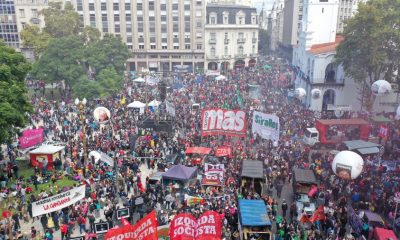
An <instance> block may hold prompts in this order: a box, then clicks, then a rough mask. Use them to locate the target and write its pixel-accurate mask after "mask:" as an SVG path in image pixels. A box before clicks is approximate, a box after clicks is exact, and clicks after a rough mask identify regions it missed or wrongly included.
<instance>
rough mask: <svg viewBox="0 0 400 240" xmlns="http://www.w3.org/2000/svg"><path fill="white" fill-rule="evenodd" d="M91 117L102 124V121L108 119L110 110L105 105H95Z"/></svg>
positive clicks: (104, 121) (105, 121)
mask: <svg viewBox="0 0 400 240" xmlns="http://www.w3.org/2000/svg"><path fill="white" fill-rule="evenodd" d="M93 117H94V120H95V121H96V122H98V123H100V124H104V123H107V122H108V121H110V118H111V113H110V110H108V109H107V108H105V107H97V108H96V109H95V110H94V111H93Z"/></svg>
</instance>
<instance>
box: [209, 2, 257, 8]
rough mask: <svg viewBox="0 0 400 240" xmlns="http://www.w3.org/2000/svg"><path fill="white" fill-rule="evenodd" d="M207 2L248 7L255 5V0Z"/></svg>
mask: <svg viewBox="0 0 400 240" xmlns="http://www.w3.org/2000/svg"><path fill="white" fill-rule="evenodd" d="M207 3H211V4H229V5H242V6H247V7H254V2H253V0H208V1H207Z"/></svg>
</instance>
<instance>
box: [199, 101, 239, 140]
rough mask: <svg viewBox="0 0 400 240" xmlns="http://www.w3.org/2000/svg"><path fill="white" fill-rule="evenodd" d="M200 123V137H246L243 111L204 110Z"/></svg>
mask: <svg viewBox="0 0 400 240" xmlns="http://www.w3.org/2000/svg"><path fill="white" fill-rule="evenodd" d="M201 123H202V124H201V126H202V127H201V129H202V133H201V135H202V136H207V135H226V136H234V137H246V130H247V122H246V112H245V111H243V110H226V109H221V108H213V109H205V110H203V112H202V118H201Z"/></svg>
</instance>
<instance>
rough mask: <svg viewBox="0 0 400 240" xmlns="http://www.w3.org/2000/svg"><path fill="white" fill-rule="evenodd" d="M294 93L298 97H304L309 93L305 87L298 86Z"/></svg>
mask: <svg viewBox="0 0 400 240" xmlns="http://www.w3.org/2000/svg"><path fill="white" fill-rule="evenodd" d="M294 95H295V96H296V97H297V98H303V97H305V96H306V95H307V93H306V90H304V88H296V90H294Z"/></svg>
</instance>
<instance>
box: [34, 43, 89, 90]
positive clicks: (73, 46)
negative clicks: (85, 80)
mask: <svg viewBox="0 0 400 240" xmlns="http://www.w3.org/2000/svg"><path fill="white" fill-rule="evenodd" d="M83 51H84V46H83V45H82V41H81V40H80V38H79V37H65V38H60V39H53V40H52V41H51V42H50V44H49V46H48V48H47V50H46V51H45V52H44V53H43V55H42V56H41V57H40V58H39V60H38V61H36V62H35V63H34V64H33V69H32V72H31V74H32V76H33V77H34V78H36V79H43V80H45V81H46V82H50V83H53V82H59V81H62V80H64V81H65V84H66V85H68V86H72V85H73V84H74V83H75V82H77V81H78V79H79V77H80V76H81V75H83V74H84V73H85V72H84V68H83V66H82V65H81V60H82V58H83Z"/></svg>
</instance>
